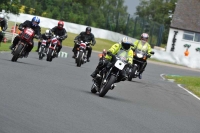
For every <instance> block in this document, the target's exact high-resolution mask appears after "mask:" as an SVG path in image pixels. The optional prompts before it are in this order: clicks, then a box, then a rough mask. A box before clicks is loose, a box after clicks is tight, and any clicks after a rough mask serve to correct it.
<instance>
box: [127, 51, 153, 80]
mask: <svg viewBox="0 0 200 133" xmlns="http://www.w3.org/2000/svg"><path fill="white" fill-rule="evenodd" d="M150 54H154V51H152V52H150ZM148 58H150V55H148V54H147V52H145V51H141V50H138V49H136V50H134V55H133V65H132V67H131V68H130V69H129V70H128V81H131V80H132V78H137V77H138V76H139V73H140V72H141V70H142V69H143V66H144V65H145V63H146V60H147V59H148Z"/></svg>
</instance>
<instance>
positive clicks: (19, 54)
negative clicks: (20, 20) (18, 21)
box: [11, 28, 38, 62]
mask: <svg viewBox="0 0 200 133" xmlns="http://www.w3.org/2000/svg"><path fill="white" fill-rule="evenodd" d="M34 37H35V38H38V37H37V36H35V32H34V30H33V29H31V28H24V29H23V31H22V33H21V34H20V35H19V38H20V41H19V42H18V44H17V45H16V46H15V47H14V49H13V50H12V54H13V57H12V59H11V61H13V62H16V61H17V60H18V58H23V57H25V56H26V49H27V47H28V46H29V45H33V44H32V40H33V38H34Z"/></svg>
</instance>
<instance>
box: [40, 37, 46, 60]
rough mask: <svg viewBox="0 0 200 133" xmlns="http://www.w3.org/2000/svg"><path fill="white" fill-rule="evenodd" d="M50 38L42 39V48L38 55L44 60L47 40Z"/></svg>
mask: <svg viewBox="0 0 200 133" xmlns="http://www.w3.org/2000/svg"><path fill="white" fill-rule="evenodd" d="M48 41H49V40H44V39H43V40H42V42H41V45H40V48H39V50H38V55H39V60H42V59H43V57H44V56H45V55H46V51H47V42H48Z"/></svg>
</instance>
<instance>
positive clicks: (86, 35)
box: [72, 27, 96, 62]
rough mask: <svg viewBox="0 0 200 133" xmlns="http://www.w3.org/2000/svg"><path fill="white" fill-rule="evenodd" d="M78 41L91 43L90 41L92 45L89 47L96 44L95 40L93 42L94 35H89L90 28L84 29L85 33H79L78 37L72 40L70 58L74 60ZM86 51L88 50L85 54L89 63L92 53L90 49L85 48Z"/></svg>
mask: <svg viewBox="0 0 200 133" xmlns="http://www.w3.org/2000/svg"><path fill="white" fill-rule="evenodd" d="M80 41H83V42H91V41H92V44H91V45H93V46H94V45H95V44H96V40H95V37H94V34H92V33H91V27H87V28H86V29H85V32H84V31H83V32H81V33H80V34H79V35H78V36H76V37H75V39H74V48H73V49H72V51H73V52H74V55H73V57H72V58H75V57H76V53H77V47H78V45H77V42H80ZM87 50H88V54H87V62H89V61H90V59H89V58H90V56H91V53H92V47H87Z"/></svg>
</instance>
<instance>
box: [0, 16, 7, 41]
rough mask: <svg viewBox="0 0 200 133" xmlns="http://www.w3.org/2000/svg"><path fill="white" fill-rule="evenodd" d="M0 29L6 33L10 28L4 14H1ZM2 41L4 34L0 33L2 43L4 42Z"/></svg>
mask: <svg viewBox="0 0 200 133" xmlns="http://www.w3.org/2000/svg"><path fill="white" fill-rule="evenodd" d="M0 28H1V30H2V31H6V29H7V28H8V24H7V20H6V19H5V16H4V15H3V14H0ZM0 32H1V31H0ZM2 40H3V34H2V33H0V43H1V42H2Z"/></svg>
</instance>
